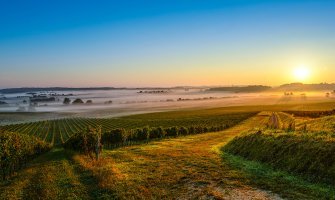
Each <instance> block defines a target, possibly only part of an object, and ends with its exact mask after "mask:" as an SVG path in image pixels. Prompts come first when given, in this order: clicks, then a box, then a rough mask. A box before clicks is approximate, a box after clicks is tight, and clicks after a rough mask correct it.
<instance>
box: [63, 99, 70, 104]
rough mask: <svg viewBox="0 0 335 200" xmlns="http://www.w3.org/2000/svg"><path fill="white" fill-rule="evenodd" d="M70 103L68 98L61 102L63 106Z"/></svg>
mask: <svg viewBox="0 0 335 200" xmlns="http://www.w3.org/2000/svg"><path fill="white" fill-rule="evenodd" d="M70 103H71V100H70V99H69V98H65V99H64V101H63V104H66V105H68V104H70Z"/></svg>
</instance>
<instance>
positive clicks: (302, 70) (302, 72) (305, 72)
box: [293, 65, 311, 81]
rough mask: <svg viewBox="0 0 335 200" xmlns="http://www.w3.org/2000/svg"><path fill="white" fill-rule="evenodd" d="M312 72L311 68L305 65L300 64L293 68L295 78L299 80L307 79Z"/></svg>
mask: <svg viewBox="0 0 335 200" xmlns="http://www.w3.org/2000/svg"><path fill="white" fill-rule="evenodd" d="M310 74H311V71H310V69H309V68H308V67H307V66H305V65H300V66H298V67H296V68H295V69H294V70H293V75H294V78H295V79H296V80H297V81H306V80H307V79H308V77H309V76H310Z"/></svg>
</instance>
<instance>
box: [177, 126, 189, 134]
mask: <svg viewBox="0 0 335 200" xmlns="http://www.w3.org/2000/svg"><path fill="white" fill-rule="evenodd" d="M178 135H188V129H187V128H185V127H180V128H179V130H178Z"/></svg>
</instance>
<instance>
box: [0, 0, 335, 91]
mask: <svg viewBox="0 0 335 200" xmlns="http://www.w3.org/2000/svg"><path fill="white" fill-rule="evenodd" d="M136 2H137V3H135V1H126V0H122V1H121V0H120V1H93V0H92V1H86V0H80V1H79V0H78V1H75V0H71V1H69V0H67V1H65V0H64V1H63V0H57V1H56V0H54V1H53V0H48V1H46V0H41V1H29V0H21V1H16V0H1V1H0V87H1V88H4V87H22V86H24V87H28V86H69V87H72V86H126V87H132V86H176V85H231V84H266V85H279V84H282V83H287V82H295V81H298V80H297V77H295V76H293V71H294V69H295V68H297V67H298V66H300V65H305V68H308V70H310V77H309V78H306V79H305V80H303V81H304V82H307V83H309V82H316V83H319V82H335V1H331V0H329V1H327V0H318V1H308V0H305V1H304V0H300V1H299V0H278V1H260V0H258V1H256V0H255V1H253V0H249V1H244V0H231V1H225V0H218V1H216V0H215V1H214V0H213V1H211V0H169V1H164V0H155V1H136Z"/></svg>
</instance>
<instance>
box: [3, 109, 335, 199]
mask: <svg viewBox="0 0 335 200" xmlns="http://www.w3.org/2000/svg"><path fill="white" fill-rule="evenodd" d="M318 105H319V104H315V105H310V106H309V107H310V108H311V110H318V109H316V108H317V106H318ZM295 108H297V105H290V106H284V105H275V106H248V107H230V108H217V109H205V110H184V111H173V112H165V113H152V114H142V115H134V116H128V117H122V118H116V119H102V120H116V121H117V120H119V122H120V121H122V122H124V125H123V126H125V127H122V128H127V127H132V126H133V124H132V123H129V122H134V121H136V122H138V123H137V125H136V126H140V125H141V126H142V125H143V126H145V125H149V126H153V125H155V126H170V125H171V124H173V125H174V124H176V123H179V124H182V125H184V126H187V124H194V123H220V122H221V123H225V122H227V121H229V119H232V121H235V122H234V123H238V124H237V125H235V126H233V127H231V128H229V129H226V130H224V131H221V132H213V133H205V134H200V135H189V136H180V137H177V138H168V139H163V140H154V141H151V142H148V143H141V144H137V145H132V146H124V147H120V148H116V149H108V150H107V149H106V150H104V151H103V154H102V158H101V159H100V160H99V161H92V160H91V159H90V158H89V157H87V156H84V155H80V154H77V153H74V152H71V151H68V150H64V149H62V148H58V147H57V148H54V149H53V150H52V151H50V152H48V153H46V154H43V155H42V156H40V157H38V158H37V159H35V160H33V161H32V162H31V163H30V164H29V165H28V167H26V168H25V169H23V170H21V171H19V172H17V173H16V175H15V176H14V177H12V178H11V179H10V180H7V181H4V182H1V183H0V199H281V198H286V199H332V198H333V197H334V194H335V188H334V186H333V185H332V184H327V183H324V182H322V181H321V182H313V181H312V182H311V181H309V180H308V179H306V178H305V177H303V176H299V175H296V174H294V173H293V174H292V173H289V172H287V171H285V169H283V168H277V167H276V166H272V165H270V164H267V163H265V162H258V161H257V160H255V161H252V160H251V159H248V158H247V157H241V156H238V155H232V154H227V153H224V152H222V147H223V146H225V145H226V144H227V143H229V142H231V141H233V139H234V138H235V137H236V136H241V135H247V134H248V133H255V132H257V131H258V130H265V129H266V127H267V126H268V123H269V118H270V117H271V115H272V113H273V112H276V116H278V118H280V122H281V124H282V128H283V129H286V127H287V125H288V124H291V123H292V121H294V123H295V124H296V127H297V129H300V128H299V127H305V126H304V125H302V124H304V123H305V124H307V134H312V133H314V129H317V130H319V129H320V130H323V129H324V130H327V133H326V135H327V137H331V136H330V134H331V132H332V130H333V129H332V123H331V120H328V121H329V123H328V122H327V123H326V122H325V125H322V126H320V125H318V126H317V125H316V124H320V123H319V121H318V120H320V119H309V118H295V117H292V116H291V115H289V114H287V113H282V112H280V111H285V110H288V109H289V110H294V109H295ZM321 108H329V107H327V106H325V105H322V106H320V110H321ZM246 111H248V112H249V114H248V115H250V113H254V112H259V111H266V112H260V113H259V114H258V115H253V116H251V117H250V116H249V118H248V119H246V120H244V119H245V116H246V113H245V112H246ZM328 118H332V117H331V116H330V117H325V118H324V119H328ZM68 120H76V119H68ZM84 120H90V119H84ZM91 120H92V121H91V123H93V122H94V121H93V120H96V119H91ZM241 120H242V121H241ZM322 121H327V120H322ZM41 123H42V122H41ZM43 123H46V122H45V121H44V122H43ZM120 124H121V123H120ZM134 124H135V123H134ZM134 126H135V125H134ZM61 130H63V129H60V132H61ZM277 132H278V133H285V130H277ZM258 147H259V148H260V147H261V145H259V146H258ZM263 154H264V155H269V154H268V152H265V151H264V152H263ZM281 170H282V171H281Z"/></svg>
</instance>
